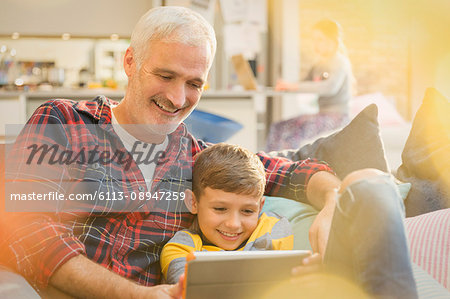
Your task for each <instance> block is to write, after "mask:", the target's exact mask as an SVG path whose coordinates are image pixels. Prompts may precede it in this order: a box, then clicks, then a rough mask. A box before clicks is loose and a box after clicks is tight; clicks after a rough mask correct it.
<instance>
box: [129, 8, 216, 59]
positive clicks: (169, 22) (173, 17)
mask: <svg viewBox="0 0 450 299" xmlns="http://www.w3.org/2000/svg"><path fill="white" fill-rule="evenodd" d="M160 40H164V41H167V42H180V43H183V44H187V45H191V46H202V45H204V44H205V43H207V44H208V45H209V47H210V51H211V56H210V59H211V61H210V63H212V60H213V59H214V55H215V53H216V47H217V41H216V35H215V33H214V29H213V28H212V26H211V25H210V24H209V23H208V21H206V20H205V19H204V18H203V17H202V16H201V15H200V14H198V13H196V12H194V11H192V10H190V9H188V8H185V7H179V6H160V7H156V8H152V9H150V10H149V11H148V12H147V13H146V14H144V15H143V16H142V17H141V18H140V19H139V21H138V22H137V24H136V26H135V27H134V29H133V32H132V34H131V43H130V45H131V48H132V49H133V54H134V57H135V59H136V63H137V66H138V68H139V67H140V66H141V64H142V61H143V59H144V56H145V52H146V50H147V47H148V44H149V42H150V41H160Z"/></svg>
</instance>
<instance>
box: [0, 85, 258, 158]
mask: <svg viewBox="0 0 450 299" xmlns="http://www.w3.org/2000/svg"><path fill="white" fill-rule="evenodd" d="M124 94H125V91H124V90H112V89H63V88H61V89H53V90H48V91H44V90H36V91H0V139H2V138H1V136H4V137H5V126H4V125H5V124H24V123H25V122H26V120H27V119H28V118H29V117H30V116H31V115H32V113H33V112H34V110H36V108H37V107H39V106H40V105H41V104H42V103H44V102H45V101H47V100H50V99H55V98H65V99H73V100H89V99H93V98H94V97H95V96H97V95H105V96H106V97H108V98H111V99H113V100H117V101H120V100H121V99H122V98H123V96H124ZM230 101H233V104H231V105H230ZM258 107H260V108H261V107H262V109H263V112H264V109H265V96H264V93H263V92H260V91H213V90H207V91H205V92H204V93H203V95H202V100H201V101H200V102H199V105H198V108H199V109H201V110H203V111H206V112H210V113H215V114H218V115H220V116H223V117H226V118H229V119H232V120H235V121H237V122H239V123H241V124H242V125H243V129H242V130H241V131H239V132H238V133H237V134H236V135H234V136H232V137H231V138H230V139H229V140H228V142H230V143H235V144H240V145H242V146H245V147H247V148H248V149H250V150H252V151H256V150H259V149H261V148H262V146H263V142H264V140H262V139H261V138H264V137H265V132H264V129H265V126H264V124H265V123H264V118H263V122H262V124H261V125H258V115H257V114H258V111H259V110H261V109H259V110H258ZM259 131H261V132H259ZM258 136H260V138H259V139H258ZM259 141H260V142H259ZM258 142H259V143H260V144H258Z"/></svg>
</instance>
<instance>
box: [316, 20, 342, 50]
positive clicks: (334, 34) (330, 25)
mask: <svg viewBox="0 0 450 299" xmlns="http://www.w3.org/2000/svg"><path fill="white" fill-rule="evenodd" d="M313 29H316V30H319V31H320V32H322V33H323V34H324V35H325V36H326V37H327V38H329V39H330V40H332V41H334V42H335V43H336V45H337V48H338V51H339V52H341V53H342V54H344V55H345V56H347V49H346V47H345V45H344V41H343V31H342V27H341V25H340V24H339V23H338V22H336V21H333V20H330V19H323V20H320V21H319V22H317V23H316V24H315V25H314V26H313Z"/></svg>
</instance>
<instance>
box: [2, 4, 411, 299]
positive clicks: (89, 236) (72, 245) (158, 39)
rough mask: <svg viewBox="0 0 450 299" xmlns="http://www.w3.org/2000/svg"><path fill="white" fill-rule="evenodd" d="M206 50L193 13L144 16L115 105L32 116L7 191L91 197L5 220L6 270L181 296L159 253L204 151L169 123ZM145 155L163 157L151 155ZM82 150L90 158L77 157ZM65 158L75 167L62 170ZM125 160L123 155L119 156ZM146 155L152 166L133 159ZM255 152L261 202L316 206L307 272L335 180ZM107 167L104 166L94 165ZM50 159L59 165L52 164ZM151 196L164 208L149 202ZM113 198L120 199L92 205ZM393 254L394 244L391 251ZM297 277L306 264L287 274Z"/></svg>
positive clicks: (89, 286) (208, 41)
mask: <svg viewBox="0 0 450 299" xmlns="http://www.w3.org/2000/svg"><path fill="white" fill-rule="evenodd" d="M215 48H216V41H215V36H214V31H213V29H212V28H211V26H210V25H209V24H208V23H207V22H206V21H205V20H204V19H203V18H202V17H200V16H199V15H198V14H196V13H193V12H192V11H190V10H188V9H184V8H177V7H160V8H155V9H152V10H150V11H149V12H147V13H146V14H145V15H144V16H143V17H142V18H141V19H140V21H139V22H138V24H137V25H136V27H135V29H134V31H133V33H132V37H131V45H130V48H129V49H128V50H127V51H126V54H125V57H124V69H125V72H126V74H127V76H128V86H127V90H126V95H125V97H124V99H123V100H122V101H121V102H120V103H119V104H117V103H114V102H112V101H110V100H108V99H106V98H104V97H99V98H97V99H96V100H94V101H88V102H80V103H76V102H72V101H64V100H55V101H50V102H47V103H46V104H44V105H42V106H41V107H40V108H38V109H37V110H36V111H35V113H34V114H33V116H32V117H31V118H30V120H29V121H28V127H27V130H25V131H23V132H22V134H21V135H20V136H19V138H18V145H17V149H18V150H17V152H19V153H25V155H27V158H28V161H27V162H30V163H25V164H26V166H29V167H30V168H31V169H32V172H30V173H24V172H23V170H21V167H22V166H23V167H25V166H24V165H25V164H24V163H23V160H21V159H20V157H19V156H21V155H18V154H14V155H12V157H11V158H10V159H9V161H10V162H11V163H13V164H14V166H16V168H15V171H10V172H9V173H8V172H7V178H8V179H9V180H10V181H11V182H15V183H17V184H20V183H22V182H23V181H25V182H27V183H29V182H30V181H33V182H36V181H38V183H37V184H35V183H33V185H32V186H33V188H32V190H30V192H34V193H39V192H44V191H45V192H47V191H49V190H55V192H62V193H63V194H65V195H67V196H69V195H76V194H81V193H83V194H91V195H92V194H95V196H94V197H95V198H94V200H95V201H94V203H92V202H88V203H85V202H83V203H82V204H78V203H77V202H76V203H75V204H73V202H71V201H65V202H64V203H62V205H61V206H59V205H58V207H57V209H56V210H55V211H50V213H31V214H24V215H23V216H22V215H21V216H20V217H17V215H16V216H14V215H12V216H10V217H11V221H10V224H9V230H10V234H8V236H7V238H6V242H7V246H4V248H2V249H3V251H5V256H7V259H6V260H7V263H8V265H9V267H10V268H13V269H14V270H15V271H16V272H19V274H21V275H22V276H24V277H26V278H27V280H28V281H29V282H31V284H32V285H33V286H34V287H35V288H37V289H46V288H47V287H48V286H51V287H53V288H56V289H58V290H60V291H62V292H64V293H66V294H69V295H71V296H76V297H82V298H85V297H98V298H104V297H121V298H122V297H125V298H127V297H130V298H141V297H142V298H176V297H178V296H180V293H181V289H182V285H181V283H178V284H176V285H164V284H161V285H157V284H159V283H161V273H160V269H159V254H160V251H161V249H162V246H163V245H164V244H165V243H166V242H167V241H168V240H169V239H170V238H171V237H172V236H173V235H174V234H175V232H177V231H178V230H181V229H183V228H186V227H189V225H190V224H191V222H192V219H193V217H192V215H190V214H189V213H188V212H187V210H186V209H185V207H184V204H182V202H180V201H179V200H174V198H175V196H176V197H177V198H178V196H182V191H183V190H185V188H189V187H190V178H191V177H190V174H189V171H190V170H191V169H192V163H193V162H192V156H193V155H195V154H196V153H197V152H199V151H201V150H202V149H204V148H205V147H206V146H207V145H206V144H205V143H203V142H202V141H199V140H196V139H195V138H193V137H192V136H191V135H190V134H189V133H187V131H186V128H185V126H184V125H183V124H181V125H180V123H181V122H182V121H183V120H184V119H185V118H186V117H187V116H188V115H189V113H190V112H191V111H192V110H193V109H194V108H195V106H196V105H197V104H198V101H199V99H200V96H201V93H202V90H203V86H204V84H205V82H206V80H207V75H208V71H209V69H210V67H211V64H212V61H213V58H214V54H215ZM111 124H112V125H113V127H111ZM90 125H94V126H96V127H95V128H94V129H92V128H91V127H90ZM29 128H32V130H31V129H29ZM30 131H31V133H30ZM23 142H26V145H29V144H30V142H34V144H37V145H39V146H43V145H54V144H56V145H58V147H57V150H55V152H54V155H55V156H58V153H59V160H58V159H57V161H53V160H52V158H54V156H51V157H49V156H48V155H47V156H46V154H47V153H49V151H47V152H45V150H42V151H41V152H39V149H40V147H38V146H36V147H35V148H34V149H33V148H31V149H32V150H34V152H32V154H30V147H29V146H22V147H21V144H22V143H23ZM61 148H62V149H63V150H62V151H60V149H61ZM149 148H151V150H149ZM155 148H157V149H158V152H162V153H163V154H161V155H157V154H155V151H154V149H155ZM86 149H87V152H88V153H93V152H94V153H97V154H94V155H98V156H99V157H97V156H96V157H94V158H92V159H91V157H89V158H83V157H84V156H82V155H81V153H82V152H84V151H85V150H86ZM58 151H60V152H58ZM74 151H75V154H74V155H72V156H70V155H71V154H73V153H74ZM44 152H45V153H44ZM128 153H129V154H128ZM39 154H40V156H39ZM66 154H67V155H69V156H70V157H71V158H74V159H75V160H76V162H74V161H75V160H72V163H65V162H67V161H68V158H67V157H65V156H64V155H66ZM127 155H131V157H132V159H131V158H130V159H125V160H123V159H122V160H121V158H124V157H128V156H127ZM146 155H147V156H149V157H150V161H153V162H155V163H140V162H139V161H142V157H143V156H146ZM258 155H259V157H260V159H261V160H262V162H263V164H264V166H265V168H266V173H267V185H266V194H269V195H277V196H284V197H289V198H293V199H297V200H303V201H306V199H307V200H308V201H309V203H311V204H312V205H314V206H315V207H317V208H318V209H321V212H320V213H319V215H318V216H317V218H316V220H315V222H314V224H313V225H312V227H311V234H310V239H311V243H312V247H313V249H314V251H316V252H318V253H319V255H315V256H313V257H311V258H310V259H309V264H310V265H311V264H312V265H313V266H312V268H314V265H315V264H317V263H318V262H319V261H320V259H321V258H322V256H323V255H324V253H325V248H326V247H327V240H328V235H329V233H330V227H331V221H332V219H333V214H334V212H335V205H336V201H335V197H336V190H338V189H339V186H340V181H339V179H337V178H336V177H335V176H334V175H333V174H332V170H331V169H330V168H329V167H328V166H327V165H325V164H322V163H318V162H317V161H314V160H310V159H308V160H305V161H300V162H291V161H288V160H286V159H281V158H279V159H278V158H269V157H268V156H266V155H265V154H264V153H260V154H258ZM39 157H40V158H39ZM106 157H108V158H110V159H109V160H108V159H106ZM120 157H121V158H120ZM35 158H36V159H35ZM102 158H103V160H102ZM161 158H162V159H161ZM22 159H23V158H22ZM34 159H35V160H34ZM39 159H41V162H42V160H44V161H45V162H47V163H44V164H45V166H42V165H41V164H40V163H39V162H38V163H34V162H35V161H36V160H38V161H39ZM106 160H108V162H109V163H102V161H103V162H104V161H106ZM58 161H59V162H61V163H60V165H58V163H56V164H55V163H54V162H58ZM123 161H125V162H126V163H121V162H123ZM147 161H148V159H147ZM62 162H64V163H65V165H63V166H62V167H61V165H62V164H64V163H62ZM67 164H68V165H67ZM38 166H39V167H38ZM33 167H36V168H33ZM37 169H39V170H37ZM19 170H21V171H19ZM31 174H32V175H31ZM374 176H378V174H374V173H373V172H371V171H367V172H359V173H355V174H354V175H353V177H350V178H348V179H346V180H344V181H345V182H344V186H346V185H350V184H351V183H352V182H355V181H360V180H361V179H362V178H366V177H374ZM68 181H69V182H71V184H66V182H68ZM55 182H59V183H58V184H55ZM384 185H386V184H384ZM20 186H22V185H20ZM372 188H374V187H372ZM16 189H20V188H16ZM388 189H389V188H388ZM374 190H376V186H375V188H374ZM97 192H98V193H97ZM342 192H344V189H342ZM161 193H162V194H165V195H164V196H169V197H171V200H168V198H167V197H165V198H164V199H162V198H159V199H155V198H154V196H155V194H157V195H160V194H161ZM119 195H120V196H121V200H120V201H112V200H113V199H111V201H106V200H103V199H104V197H105V196H107V197H110V196H119ZM389 196H390V195H389ZM359 197H364V196H359ZM108 199H109V198H108ZM115 199H116V198H114V200H115ZM140 200H141V201H140ZM47 212H49V211H47ZM55 212H56V213H55ZM360 218H365V217H364V215H363V216H362V217H360ZM334 219H335V220H333V221H336V219H340V218H339V217H335V218H334ZM393 221H394V222H395V221H397V219H396V217H395V216H393ZM397 222H398V221H397ZM389 223H390V222H389ZM341 227H342V226H341ZM398 231H399V233H400V234H401V230H400V229H399V230H398ZM334 235H337V237H333V236H334ZM341 235H343V234H342V233H340V234H339V233H336V234H335V233H333V232H332V235H331V237H333V238H336V239H337V240H338V241H339V240H341ZM362 237H364V236H362ZM400 239H401V238H400ZM401 240H402V241H404V239H401ZM36 244H37V245H36ZM403 249H404V248H403V247H402V246H400V247H399V248H398V250H397V251H399V250H403ZM369 251H370V250H369ZM328 252H331V253H333V252H336V251H335V250H334V251H333V250H331V251H328V249H327V254H328V255H330V254H331V253H328ZM401 254H403V252H402V253H401ZM401 254H400V253H399V255H401ZM394 257H396V256H394ZM406 257H408V255H406ZM333 260H335V259H332V261H333ZM399 263H402V265H403V264H407V265H406V269H404V270H405V271H404V273H405V279H404V281H406V284H409V283H410V282H411V281H410V280H411V277H410V274H411V273H410V268H408V265H409V264H408V261H407V259H406V261H405V258H401V261H400V262H399ZM331 264H332V263H331ZM305 265H308V263H305ZM305 270H308V267H303V268H300V269H299V270H298V271H305ZM402 270H403V269H402ZM358 275H359V273H357V275H356V276H358ZM368 280H370V278H368ZM369 284H370V281H369ZM380 289H381V292H386V291H388V290H390V289H389V287H386V288H383V287H381V288H380ZM412 289H413V290H414V282H413V281H412ZM370 291H373V290H370ZM375 291H376V290H375ZM413 293H414V291H413V292H412V294H413ZM408 294H409V293H408Z"/></svg>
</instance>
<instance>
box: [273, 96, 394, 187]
mask: <svg viewBox="0 0 450 299" xmlns="http://www.w3.org/2000/svg"><path fill="white" fill-rule="evenodd" d="M377 118H378V108H377V106H376V105H375V104H371V105H369V106H367V107H366V108H364V110H363V111H361V112H360V113H359V114H358V115H357V116H355V118H354V119H353V120H352V121H351V122H350V123H349V124H348V125H347V126H346V127H344V128H343V129H341V130H340V131H338V132H336V133H334V134H332V135H330V136H327V137H324V138H320V139H317V140H316V141H315V142H313V143H311V144H307V145H304V146H302V147H301V148H300V149H298V150H284V151H280V152H271V153H269V154H270V155H272V156H281V157H286V158H289V159H291V160H293V161H298V160H304V159H307V158H316V159H318V160H321V161H325V162H327V163H328V164H329V165H330V166H331V168H333V170H334V171H335V172H336V174H337V176H338V177H339V178H340V179H343V178H344V177H345V176H346V175H347V174H349V173H350V172H352V171H355V170H358V169H362V168H368V167H370V168H377V169H380V170H382V171H385V172H387V171H388V165H387V162H386V157H385V155H384V149H383V145H382V142H381V138H380V131H379V127H378V120H377Z"/></svg>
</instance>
